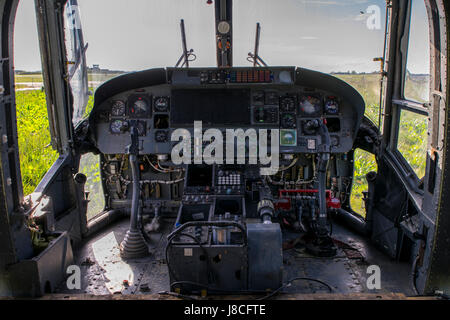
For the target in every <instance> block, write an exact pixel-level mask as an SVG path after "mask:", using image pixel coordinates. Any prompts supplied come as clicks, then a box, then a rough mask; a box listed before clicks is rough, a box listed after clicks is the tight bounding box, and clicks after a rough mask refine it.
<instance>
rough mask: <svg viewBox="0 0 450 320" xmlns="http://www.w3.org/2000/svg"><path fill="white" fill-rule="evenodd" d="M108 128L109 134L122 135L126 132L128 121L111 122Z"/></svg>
mask: <svg viewBox="0 0 450 320" xmlns="http://www.w3.org/2000/svg"><path fill="white" fill-rule="evenodd" d="M109 128H110V130H111V133H113V134H120V133H124V132H125V131H127V130H128V128H129V124H128V121H124V120H113V121H111V123H110V125H109Z"/></svg>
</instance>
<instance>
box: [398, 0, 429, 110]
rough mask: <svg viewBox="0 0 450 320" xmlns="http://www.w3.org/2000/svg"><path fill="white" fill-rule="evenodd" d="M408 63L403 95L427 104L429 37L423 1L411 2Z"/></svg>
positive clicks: (415, 0) (414, 0) (413, 0)
mask: <svg viewBox="0 0 450 320" xmlns="http://www.w3.org/2000/svg"><path fill="white" fill-rule="evenodd" d="M411 10H412V11H411V27H410V30H409V48H408V62H407V65H406V79H405V90H404V95H405V98H406V99H408V100H414V101H417V102H422V103H425V102H428V101H429V93H430V87H429V85H430V36H429V26H428V16H427V11H426V7H425V2H424V1H423V0H412V9H411Z"/></svg>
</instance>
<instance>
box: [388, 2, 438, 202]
mask: <svg viewBox="0 0 450 320" xmlns="http://www.w3.org/2000/svg"><path fill="white" fill-rule="evenodd" d="M412 1H424V3H425V7H426V8H427V14H428V18H429V32H430V34H431V26H430V23H431V18H430V10H429V5H430V4H429V3H428V1H427V0H408V1H406V2H407V3H408V8H407V10H406V15H407V18H406V24H405V29H404V32H403V35H402V38H401V41H400V50H401V51H402V53H403V54H404V56H405V57H406V58H404V59H402V61H401V75H400V79H399V80H400V85H399V86H398V87H397V88H398V90H399V91H398V92H397V94H395V93H394V95H393V98H392V100H391V106H392V107H391V108H392V109H391V115H390V116H391V117H392V122H391V128H390V135H389V145H388V147H387V153H388V154H389V155H390V158H391V159H392V160H393V161H394V162H395V163H396V164H397V166H396V167H397V168H398V170H399V171H400V173H401V175H402V176H403V177H405V178H406V183H407V184H408V186H409V187H410V188H411V189H412V190H413V191H414V192H415V193H418V194H421V195H423V190H422V189H420V188H419V186H420V184H421V179H422V177H418V176H417V174H416V173H415V171H414V170H413V168H412V167H411V165H410V164H409V162H408V160H407V159H406V158H405V157H404V156H403V154H402V153H401V152H400V151H399V150H398V148H397V145H398V138H399V133H400V126H401V123H400V116H401V112H402V110H406V111H410V112H413V113H416V114H419V115H422V116H426V117H427V119H428V129H427V140H428V141H427V145H428V148H427V149H429V145H430V126H431V123H430V107H431V101H432V92H433V91H432V81H431V77H432V69H433V64H432V63H433V61H431V59H432V54H433V52H432V46H431V40H430V43H429V55H428V57H429V59H430V81H429V84H428V85H429V89H430V90H429V92H430V99H429V101H430V102H426V103H421V102H418V101H413V100H411V99H407V98H405V95H404V93H405V86H406V72H407V70H406V69H407V61H408V54H409V49H410V48H409V44H410V42H409V41H410V26H411V22H412V21H411V14H412ZM385 133H386V132H385ZM427 152H428V150H427ZM425 161H426V163H425V166H426V167H425V177H426V176H427V172H428V165H429V164H428V161H427V160H425Z"/></svg>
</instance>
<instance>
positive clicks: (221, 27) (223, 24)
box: [217, 21, 231, 34]
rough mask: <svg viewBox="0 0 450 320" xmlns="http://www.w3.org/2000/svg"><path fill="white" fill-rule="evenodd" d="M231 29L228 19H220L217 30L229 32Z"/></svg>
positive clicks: (223, 32) (224, 32) (222, 32)
mask: <svg viewBox="0 0 450 320" xmlns="http://www.w3.org/2000/svg"><path fill="white" fill-rule="evenodd" d="M230 29H231V27H230V24H229V23H228V22H226V21H220V22H219V24H218V25H217V31H219V33H221V34H227V33H228V32H230Z"/></svg>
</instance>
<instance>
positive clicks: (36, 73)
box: [14, 1, 58, 196]
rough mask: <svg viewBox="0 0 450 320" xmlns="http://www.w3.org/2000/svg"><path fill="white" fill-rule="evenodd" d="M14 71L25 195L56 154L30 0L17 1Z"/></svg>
mask: <svg viewBox="0 0 450 320" xmlns="http://www.w3.org/2000/svg"><path fill="white" fill-rule="evenodd" d="M33 26H34V28H33ZM14 68H15V77H14V78H15V97H16V115H17V135H18V143H19V158H20V171H21V175H22V184H23V193H24V195H25V196H26V195H29V194H30V193H32V192H33V191H34V190H35V188H36V187H37V185H38V184H39V182H40V181H41V179H42V178H43V177H44V175H45V173H46V172H47V171H48V170H49V169H50V167H51V166H52V164H53V163H54V162H55V160H56V159H57V158H58V152H57V151H55V150H53V149H52V147H51V146H50V142H51V137H50V129H49V121H48V113H47V103H46V96H45V91H44V90H43V81H42V72H41V61H40V52H39V41H38V34H37V28H36V14H35V8H34V1H20V2H19V5H18V7H17V14H16V22H15V25H14Z"/></svg>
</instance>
